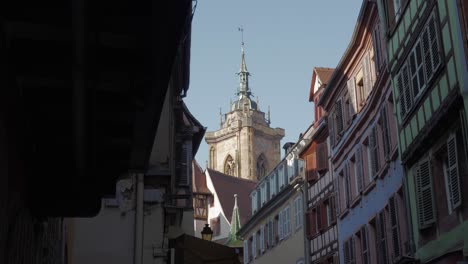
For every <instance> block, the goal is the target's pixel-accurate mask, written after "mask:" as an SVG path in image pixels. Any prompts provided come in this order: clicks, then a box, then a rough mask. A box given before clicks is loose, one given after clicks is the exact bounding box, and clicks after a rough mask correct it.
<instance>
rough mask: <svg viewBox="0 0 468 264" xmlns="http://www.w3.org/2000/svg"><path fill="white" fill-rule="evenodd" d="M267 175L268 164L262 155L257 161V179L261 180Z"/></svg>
mask: <svg viewBox="0 0 468 264" xmlns="http://www.w3.org/2000/svg"><path fill="white" fill-rule="evenodd" d="M266 173H267V164H266V158H265V155H263V153H262V154H260V156H258V159H257V179H258V180H260V179H261V178H263V176H265V175H266Z"/></svg>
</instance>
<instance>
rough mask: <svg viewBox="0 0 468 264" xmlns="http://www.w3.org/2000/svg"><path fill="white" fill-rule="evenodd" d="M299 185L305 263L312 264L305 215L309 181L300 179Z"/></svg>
mask: <svg viewBox="0 0 468 264" xmlns="http://www.w3.org/2000/svg"><path fill="white" fill-rule="evenodd" d="M298 184H301V186H300V187H298V188H297V191H300V192H301V194H302V208H303V210H302V233H303V236H304V263H307V264H309V263H310V259H309V258H310V255H309V250H310V241H309V239H308V238H307V228H306V224H307V217H306V214H305V210H306V209H309V208H308V206H307V204H308V192H307V181H305V180H304V179H303V178H301V179H300V182H298Z"/></svg>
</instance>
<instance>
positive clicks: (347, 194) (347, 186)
mask: <svg viewBox="0 0 468 264" xmlns="http://www.w3.org/2000/svg"><path fill="white" fill-rule="evenodd" d="M341 175H342V182H343V190H344V194H343V195H344V202H345V208H349V205H350V203H351V183H350V177H349V164H347V163H346V164H345V165H344V168H343V171H342V174H341Z"/></svg>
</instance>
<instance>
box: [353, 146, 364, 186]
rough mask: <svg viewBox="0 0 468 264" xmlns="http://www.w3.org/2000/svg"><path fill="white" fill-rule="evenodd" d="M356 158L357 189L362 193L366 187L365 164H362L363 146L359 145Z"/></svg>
mask: <svg viewBox="0 0 468 264" xmlns="http://www.w3.org/2000/svg"><path fill="white" fill-rule="evenodd" d="M354 158H355V160H356V161H355V162H356V164H355V166H354V169H355V172H354V175H355V178H356V190H357V193H360V192H361V191H362V190H363V189H364V171H363V164H362V147H361V146H359V147H358V148H357V150H356V154H355V156H354Z"/></svg>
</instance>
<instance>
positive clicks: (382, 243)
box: [376, 211, 388, 264]
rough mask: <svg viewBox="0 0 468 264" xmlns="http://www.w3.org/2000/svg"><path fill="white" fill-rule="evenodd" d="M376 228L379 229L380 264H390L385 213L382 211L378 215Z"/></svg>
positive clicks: (378, 257)
mask: <svg viewBox="0 0 468 264" xmlns="http://www.w3.org/2000/svg"><path fill="white" fill-rule="evenodd" d="M376 228H377V237H376V238H377V239H376V241H377V250H376V251H377V259H378V263H379V264H387V263H388V260H387V259H388V253H387V234H386V225H385V211H381V212H380V213H379V214H378V215H377V219H376Z"/></svg>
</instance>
